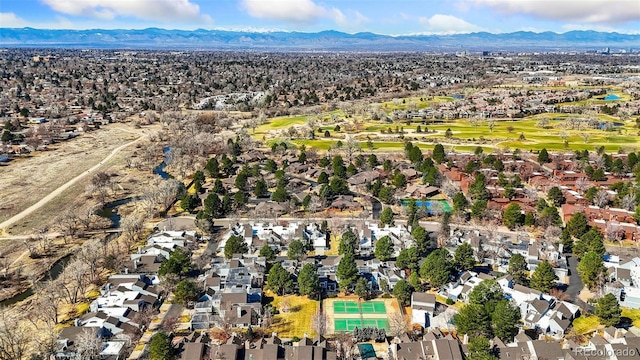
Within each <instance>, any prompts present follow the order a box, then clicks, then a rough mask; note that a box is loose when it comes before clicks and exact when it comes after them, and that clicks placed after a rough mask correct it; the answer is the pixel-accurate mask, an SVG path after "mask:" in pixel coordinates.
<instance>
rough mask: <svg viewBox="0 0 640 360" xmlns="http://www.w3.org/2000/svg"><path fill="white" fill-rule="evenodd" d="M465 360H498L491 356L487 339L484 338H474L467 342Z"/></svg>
mask: <svg viewBox="0 0 640 360" xmlns="http://www.w3.org/2000/svg"><path fill="white" fill-rule="evenodd" d="M468 350H469V352H468V354H467V357H466V359H467V360H498V358H497V357H495V356H493V355H492V354H491V345H490V344H489V339H487V338H486V337H484V336H478V337H474V338H472V339H470V340H469V345H468Z"/></svg>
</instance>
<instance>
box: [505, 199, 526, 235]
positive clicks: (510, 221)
mask: <svg viewBox="0 0 640 360" xmlns="http://www.w3.org/2000/svg"><path fill="white" fill-rule="evenodd" d="M523 220H524V219H523V216H522V209H521V208H520V205H518V204H517V203H511V204H509V206H507V208H506V209H505V210H504V214H503V215H502V223H503V224H504V225H505V226H506V227H508V228H509V229H510V230H513V229H514V228H515V227H516V226H518V225H522V223H523Z"/></svg>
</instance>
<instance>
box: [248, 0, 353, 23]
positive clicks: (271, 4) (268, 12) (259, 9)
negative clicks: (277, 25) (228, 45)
mask: <svg viewBox="0 0 640 360" xmlns="http://www.w3.org/2000/svg"><path fill="white" fill-rule="evenodd" d="M242 6H243V7H244V8H245V9H246V10H247V12H248V13H249V15H251V16H252V17H255V18H258V19H269V20H278V21H284V22H290V23H298V24H305V23H313V22H315V21H317V20H319V19H332V20H333V21H335V22H336V23H338V24H344V23H346V21H347V18H346V16H345V15H344V13H342V11H340V10H339V9H337V8H335V7H334V8H331V9H328V8H325V7H324V6H321V5H318V4H316V3H314V2H313V1H312V0H243V1H242Z"/></svg>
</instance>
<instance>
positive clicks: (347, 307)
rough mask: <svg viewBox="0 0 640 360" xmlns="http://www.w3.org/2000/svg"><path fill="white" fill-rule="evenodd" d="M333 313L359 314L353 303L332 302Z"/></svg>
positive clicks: (358, 308)
mask: <svg viewBox="0 0 640 360" xmlns="http://www.w3.org/2000/svg"><path fill="white" fill-rule="evenodd" d="M333 312H334V313H336V314H359V313H360V307H359V306H358V303H357V302H355V301H334V303H333Z"/></svg>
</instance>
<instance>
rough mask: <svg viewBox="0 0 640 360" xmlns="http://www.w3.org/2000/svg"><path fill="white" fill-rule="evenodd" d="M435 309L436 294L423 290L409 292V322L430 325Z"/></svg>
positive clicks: (424, 326) (425, 326)
mask: <svg viewBox="0 0 640 360" xmlns="http://www.w3.org/2000/svg"><path fill="white" fill-rule="evenodd" d="M435 309H436V296H435V295H434V294H427V293H424V292H414V293H413V294H411V322H412V323H414V324H420V326H422V327H423V328H425V329H427V328H429V327H431V321H430V320H431V318H432V317H433V316H434V312H435Z"/></svg>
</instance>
